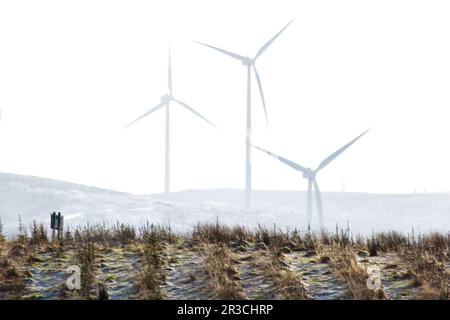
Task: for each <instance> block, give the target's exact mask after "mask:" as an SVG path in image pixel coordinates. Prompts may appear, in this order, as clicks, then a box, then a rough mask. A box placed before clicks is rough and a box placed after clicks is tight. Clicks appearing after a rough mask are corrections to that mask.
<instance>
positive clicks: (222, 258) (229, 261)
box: [201, 243, 244, 300]
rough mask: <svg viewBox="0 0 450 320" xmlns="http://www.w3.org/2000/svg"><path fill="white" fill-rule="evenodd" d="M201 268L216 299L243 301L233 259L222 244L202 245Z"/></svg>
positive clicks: (231, 254)
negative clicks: (206, 275) (207, 277)
mask: <svg viewBox="0 0 450 320" xmlns="http://www.w3.org/2000/svg"><path fill="white" fill-rule="evenodd" d="M201 252H202V254H203V267H204V269H205V271H206V273H207V274H208V276H209V279H210V286H211V288H212V289H213V291H214V294H215V297H216V299H221V300H239V299H244V294H243V289H242V287H241V286H240V285H239V283H238V280H239V273H238V271H237V270H236V268H235V267H234V266H233V264H235V263H236V262H235V258H234V257H233V253H232V252H231V250H230V248H228V246H226V245H225V244H223V243H219V244H204V246H203V247H202V249H201Z"/></svg>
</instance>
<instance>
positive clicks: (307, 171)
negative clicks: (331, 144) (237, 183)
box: [253, 129, 370, 228]
mask: <svg viewBox="0 0 450 320" xmlns="http://www.w3.org/2000/svg"><path fill="white" fill-rule="evenodd" d="M369 130H370V129H368V130H366V131H364V132H363V133H362V134H360V135H359V136H357V137H356V138H355V139H353V140H352V141H350V142H349V143H347V144H346V145H345V146H343V147H342V148H340V149H338V150H337V151H335V152H334V153H332V154H331V155H329V156H328V157H326V158H325V159H324V160H323V161H322V162H321V163H320V164H319V166H318V167H317V169H315V170H313V169H311V168H306V167H303V166H301V165H299V164H298V163H295V162H293V161H291V160H288V159H286V158H283V157H281V156H279V155H277V154H274V153H272V152H270V151H267V150H265V149H263V148H260V147H258V146H255V145H253V147H255V148H257V149H259V150H261V151H263V152H265V153H267V154H268V155H270V156H272V157H274V158H276V159H278V160H280V161H281V162H283V163H284V164H286V165H288V166H289V167H291V168H293V169H295V170H297V171H300V172H302V173H303V178H305V179H308V199H307V200H308V202H307V219H308V223H311V217H312V201H313V190H314V192H315V197H316V205H317V211H318V213H319V225H320V227H321V228H322V227H323V206H322V196H321V194H320V189H319V185H318V184H317V180H316V175H317V173H318V172H319V171H320V170H322V169H323V168H325V167H326V166H327V165H328V164H329V163H330V162H332V161H333V160H334V159H336V158H337V157H338V156H339V155H340V154H341V153H342V152H344V151H345V150H346V149H347V148H348V147H350V146H351V145H352V144H354V143H355V142H356V141H358V140H359V139H360V138H361V137H362V136H363V135H365V134H366V133H367V132H368V131H369Z"/></svg>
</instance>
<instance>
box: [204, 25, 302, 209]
mask: <svg viewBox="0 0 450 320" xmlns="http://www.w3.org/2000/svg"><path fill="white" fill-rule="evenodd" d="M292 21H293V20H291V21H290V22H289V23H288V24H287V25H286V26H285V27H284V28H283V29H281V30H280V31H279V32H278V33H277V34H276V35H274V36H273V37H272V38H271V39H270V40H269V41H267V42H266V43H265V44H264V45H263V46H262V47H261V48H260V49H259V50H258V52H257V53H256V55H255V56H254V57H253V58H250V57H245V56H241V55H239V54H236V53H233V52H230V51H227V50H224V49H220V48H217V47H214V46H211V45H209V44H206V43H202V42H198V43H199V44H201V45H203V46H206V47H209V48H211V49H214V50H217V51H219V52H221V53H223V54H226V55H227V56H230V57H232V58H234V59H237V60H239V61H241V62H242V64H243V65H244V66H246V68H247V123H246V150H245V152H246V153H245V205H246V207H247V208H248V207H250V204H251V192H252V168H251V162H250V161H251V160H250V159H251V158H250V155H251V147H250V146H251V128H252V111H251V80H252V69H253V71H254V73H255V77H256V82H257V83H258V87H259V93H260V95H261V101H262V105H263V108H264V115H265V117H266V122H267V123H268V118H267V110H266V102H265V99H264V93H263V89H262V84H261V78H260V77H259V73H258V70H257V69H256V66H255V62H256V60H257V59H258V58H259V57H260V56H261V55H262V54H263V53H264V51H266V49H267V48H268V47H269V46H270V45H271V44H272V42H274V41H275V39H276V38H278V36H279V35H280V34H281V33H282V32H283V31H284V30H285V29H286V28H287V27H288V26H289V25H290V24H291V23H292Z"/></svg>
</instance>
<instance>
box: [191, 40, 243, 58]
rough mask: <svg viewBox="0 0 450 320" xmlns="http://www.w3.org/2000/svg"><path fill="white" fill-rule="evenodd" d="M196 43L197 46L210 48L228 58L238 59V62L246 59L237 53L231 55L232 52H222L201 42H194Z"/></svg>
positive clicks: (222, 50)
mask: <svg viewBox="0 0 450 320" xmlns="http://www.w3.org/2000/svg"><path fill="white" fill-rule="evenodd" d="M196 42H197V43H198V44H201V45H202V46H205V47H209V48H211V49H214V50H217V51H219V52H222V53H223V54H226V55H227V56H230V57H232V58H235V59H238V60H240V61H244V60H246V58H245V57H244V56H241V55H239V54H237V53H233V52H230V51H227V50H224V49H220V48H217V47H214V46H211V45H209V44H206V43H202V42H198V41H196Z"/></svg>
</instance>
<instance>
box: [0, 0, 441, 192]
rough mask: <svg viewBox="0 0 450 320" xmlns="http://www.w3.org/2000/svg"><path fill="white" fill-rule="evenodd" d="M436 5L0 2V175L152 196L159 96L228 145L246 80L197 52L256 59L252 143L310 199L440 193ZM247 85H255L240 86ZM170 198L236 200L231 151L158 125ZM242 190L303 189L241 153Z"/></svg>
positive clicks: (192, 128) (156, 186) (158, 165)
mask: <svg viewBox="0 0 450 320" xmlns="http://www.w3.org/2000/svg"><path fill="white" fill-rule="evenodd" d="M449 16H450V2H448V1H412V0H408V1H395V0H388V1H381V0H379V1H361V0H357V1H298V0H296V1H280V0H277V1H261V0H257V1H234V0H233V1H230V0H228V1H210V0H209V1H206V0H205V1H193V0H190V1H167V0H164V1H111V0H108V1H95V0H89V1H83V0H79V1H61V0H58V1H39V2H38V1H20V0H15V1H2V2H0V108H1V110H2V123H1V126H0V171H2V172H11V173H20V174H30V175H36V176H42V177H49V178H54V179H60V180H67V181H72V182H76V183H82V184H87V185H94V186H99V187H105V188H111V189H116V190H122V191H127V192H136V193H156V192H161V191H162V190H163V180H164V177H163V173H164V171H163V164H164V112H161V111H162V110H161V111H159V112H158V113H155V114H153V115H151V116H150V117H148V118H146V119H144V120H143V121H141V122H139V123H137V124H136V125H135V126H133V127H130V128H129V129H127V130H124V131H121V130H120V128H121V127H122V126H123V125H125V124H126V123H128V122H130V121H131V120H134V119H135V118H136V117H138V116H139V115H141V114H142V113H144V112H145V111H147V110H148V109H149V108H151V107H153V106H155V105H156V104H158V103H159V101H160V97H161V95H162V94H164V93H165V92H166V87H167V51H168V46H169V44H170V46H171V48H172V62H173V83H174V95H175V96H176V97H178V98H179V99H181V100H183V101H185V102H187V103H189V104H190V105H191V106H193V107H194V108H196V110H198V111H199V112H201V113H202V114H203V115H205V116H206V117H207V118H209V119H211V120H212V121H214V122H216V123H217V124H218V125H219V126H220V127H222V128H223V130H224V131H226V132H232V133H234V134H235V135H236V136H238V137H241V136H242V138H243V136H244V129H245V88H246V87H245V83H246V82H245V81H246V70H245V68H244V67H243V66H242V65H241V64H240V63H239V62H238V61H235V60H233V59H231V58H228V57H226V56H224V55H221V54H219V53H217V52H214V51H212V50H209V49H207V48H204V47H201V46H199V45H197V44H196V43H194V42H193V41H192V40H199V41H202V42H206V43H210V44H212V45H216V46H219V47H222V48H224V49H228V50H230V51H234V52H236V53H239V54H242V55H249V56H253V55H254V54H255V53H256V51H257V50H258V49H259V48H260V46H261V45H262V44H264V43H265V42H266V41H267V40H268V39H269V38H270V37H272V36H273V35H274V34H275V33H276V32H277V31H278V30H280V29H281V28H282V27H283V26H284V25H285V24H286V23H287V22H288V21H289V20H291V19H293V18H295V21H294V22H293V23H292V24H291V26H290V27H289V28H288V29H286V31H285V32H284V33H283V34H282V35H281V36H280V37H279V38H278V39H277V40H276V42H274V43H273V45H272V46H271V47H270V48H269V49H268V50H267V51H266V52H265V53H264V54H263V55H262V56H261V57H260V59H259V60H258V62H257V67H258V70H259V72H260V75H261V78H262V82H263V87H264V92H265V95H266V102H267V108H268V115H269V127H268V128H267V127H266V125H265V121H264V114H263V109H262V105H261V101H260V99H259V95H258V92H257V91H256V90H254V92H253V115H254V121H253V126H254V133H253V135H254V142H255V143H256V144H259V145H261V146H263V147H265V148H268V149H270V150H272V151H273V152H276V153H279V154H281V155H283V156H285V157H287V158H289V159H291V160H294V161H297V162H299V163H300V164H302V165H304V166H312V167H315V166H317V165H318V164H319V162H320V161H321V160H322V159H323V158H324V157H326V156H328V155H329V154H330V153H331V152H333V151H335V150H336V149H337V148H339V147H340V146H342V145H343V144H345V143H347V142H348V141H349V140H350V139H352V138H354V137H355V136H356V135H358V134H359V133H361V132H362V131H363V130H365V129H367V128H368V127H372V126H373V127H374V129H373V130H372V131H371V132H370V133H369V134H368V135H367V136H365V137H364V138H363V139H361V140H360V141H358V143H357V144H355V145H354V146H352V147H351V148H350V149H348V151H346V152H345V153H344V154H343V155H342V156H341V157H339V158H338V159H337V160H336V161H335V162H333V163H332V164H330V165H329V167H327V168H326V169H324V170H323V171H322V172H321V173H320V175H319V176H318V182H319V185H320V187H321V189H322V190H324V191H334V190H335V191H339V190H341V189H343V187H344V186H345V188H346V190H347V191H361V192H402V193H403V192H405V193H409V192H414V190H417V191H418V192H422V191H423V190H424V189H426V190H427V191H448V190H450V170H449V168H448V166H449V164H450V149H449V142H448V139H449V136H450V126H449V116H448V113H449V112H448V110H449V108H450V19H449V18H448V17H449ZM253 88H254V89H256V83H255V82H253ZM172 115H173V116H172V119H173V124H172V187H173V189H174V190H175V191H177V190H184V189H201V188H202V189H203V188H223V187H227V188H243V186H244V150H245V149H244V144H240V143H239V142H238V141H233V140H230V139H227V138H226V137H225V135H224V134H222V133H219V132H217V131H215V130H213V129H211V128H210V127H209V126H208V125H206V124H204V123H203V122H201V121H200V120H198V119H197V118H195V117H194V116H193V115H191V114H190V113H188V112H187V111H185V110H184V109H181V108H178V110H175V108H173V113H172ZM253 183H254V187H255V188H257V189H292V190H304V189H305V188H306V181H305V180H304V179H303V178H302V177H301V175H300V174H298V173H296V172H295V171H293V170H292V169H290V168H288V167H286V166H284V165H283V164H281V163H279V162H277V161H276V160H273V159H272V158H268V157H267V156H266V155H264V154H262V153H260V152H256V151H255V152H254V153H253Z"/></svg>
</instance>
